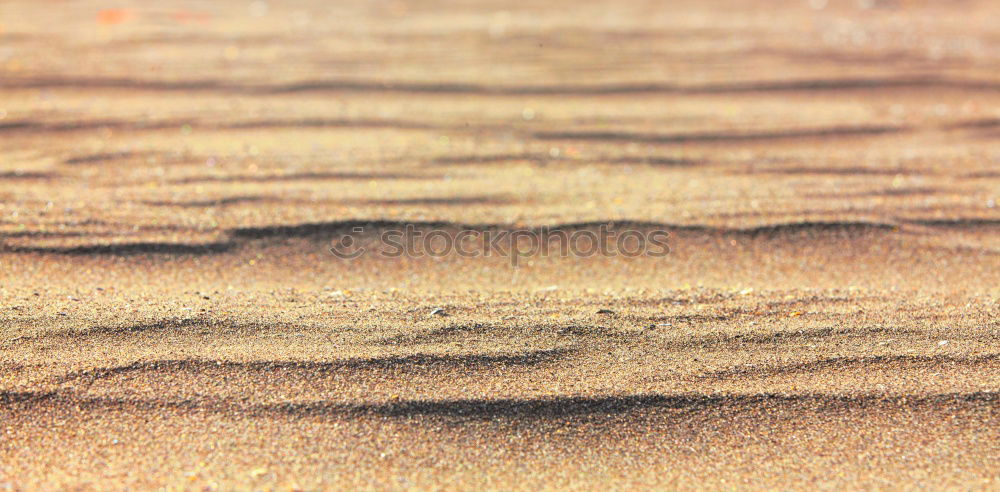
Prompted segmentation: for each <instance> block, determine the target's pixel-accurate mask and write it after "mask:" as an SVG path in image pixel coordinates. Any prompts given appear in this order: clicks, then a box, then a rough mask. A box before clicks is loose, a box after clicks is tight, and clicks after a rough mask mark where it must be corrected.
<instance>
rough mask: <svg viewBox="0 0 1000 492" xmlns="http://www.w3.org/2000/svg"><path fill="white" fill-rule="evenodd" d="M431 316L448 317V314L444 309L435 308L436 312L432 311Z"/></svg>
mask: <svg viewBox="0 0 1000 492" xmlns="http://www.w3.org/2000/svg"><path fill="white" fill-rule="evenodd" d="M431 316H448V313H446V312H445V311H444V309H442V308H434V310H433V311H431Z"/></svg>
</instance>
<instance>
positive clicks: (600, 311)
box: [597, 309, 615, 314]
mask: <svg viewBox="0 0 1000 492" xmlns="http://www.w3.org/2000/svg"><path fill="white" fill-rule="evenodd" d="M597 314H615V312H614V311H612V310H610V309H598V310H597Z"/></svg>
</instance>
